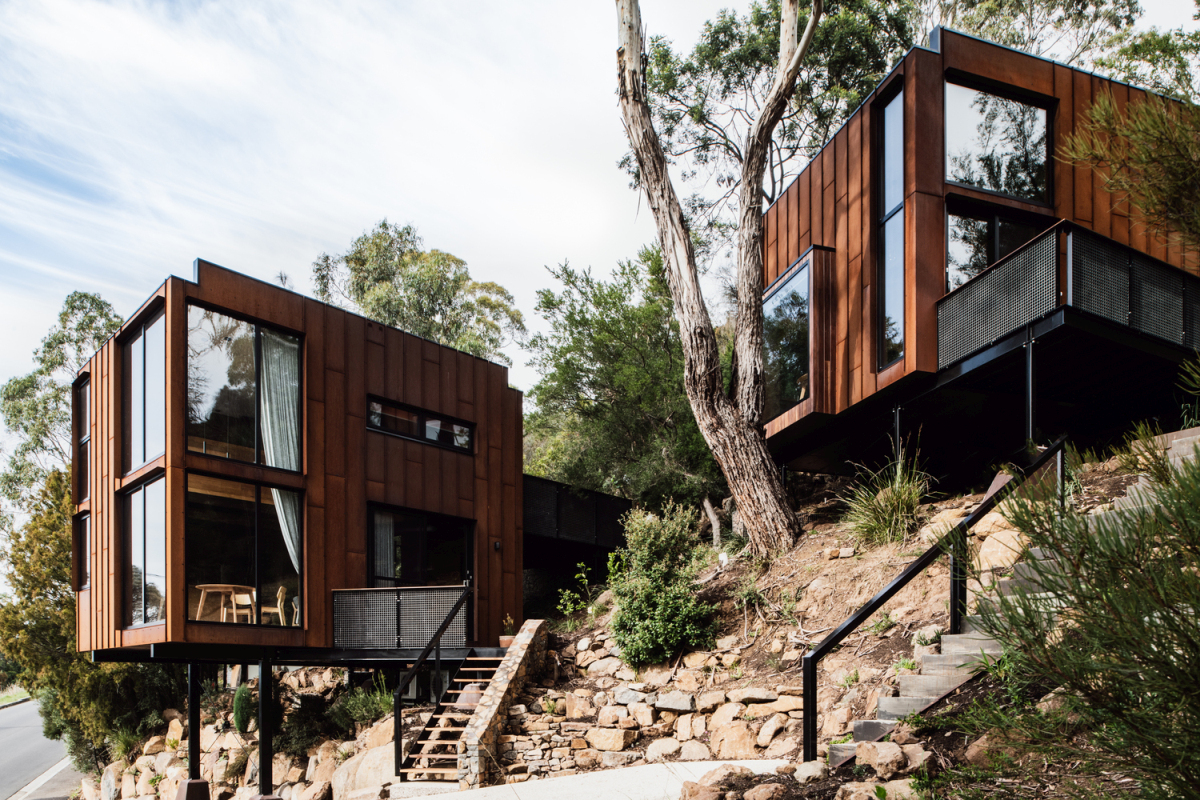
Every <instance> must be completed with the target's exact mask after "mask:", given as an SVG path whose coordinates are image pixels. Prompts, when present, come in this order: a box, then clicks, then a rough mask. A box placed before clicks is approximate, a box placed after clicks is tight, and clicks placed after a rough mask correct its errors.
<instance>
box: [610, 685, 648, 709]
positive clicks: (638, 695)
mask: <svg viewBox="0 0 1200 800" xmlns="http://www.w3.org/2000/svg"><path fill="white" fill-rule="evenodd" d="M613 702H614V703H616V704H617V705H621V706H627V705H629V704H630V703H644V702H646V693H645V692H637V691H634V690H633V689H630V688H629V687H627V686H622V687H621V688H620V689H617V691H616V692H614V693H613Z"/></svg>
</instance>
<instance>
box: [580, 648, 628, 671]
mask: <svg viewBox="0 0 1200 800" xmlns="http://www.w3.org/2000/svg"><path fill="white" fill-rule="evenodd" d="M589 652H591V651H589ZM620 668H621V659H619V658H617V657H616V656H608V657H607V658H602V659H600V660H599V661H594V662H592V663H591V664H589V665H588V668H587V672H588V675H615V674H616V673H617V670H619V669H620Z"/></svg>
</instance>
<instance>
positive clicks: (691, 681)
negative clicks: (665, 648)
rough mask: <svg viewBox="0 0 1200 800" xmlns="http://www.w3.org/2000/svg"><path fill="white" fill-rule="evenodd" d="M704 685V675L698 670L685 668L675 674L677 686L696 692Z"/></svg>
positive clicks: (683, 689) (686, 690)
mask: <svg viewBox="0 0 1200 800" xmlns="http://www.w3.org/2000/svg"><path fill="white" fill-rule="evenodd" d="M703 686H704V676H703V675H701V673H700V672H699V671H698V670H694V669H685V670H682V671H681V672H680V673H679V674H678V675H676V676H675V688H677V689H679V690H680V691H682V692H688V693H689V694H694V693H696V692H698V691H700V689H701V688H702V687H703Z"/></svg>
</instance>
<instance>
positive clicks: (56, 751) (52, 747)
mask: <svg viewBox="0 0 1200 800" xmlns="http://www.w3.org/2000/svg"><path fill="white" fill-rule="evenodd" d="M66 754H67V748H66V745H64V744H63V743H62V742H54V741H50V740H49V739H47V738H45V737H44V736H42V717H41V715H40V714H38V706H37V703H36V702H32V703H20V704H19V705H15V706H9V707H8V708H5V709H2V710H0V800H6V798H9V797H12V796H13V795H16V794H18V793H19V792H21V790H22V789H24V788H25V787H26V786H28V785H29V784H30V783H31V782H33V781H35V780H37V779H38V778H39V777H41V776H42V775H44V774H45V773H46V771H47V770H50V769H51V768H53V767H56V766H57V765H58V764H59V762H61V761H62V759H63V758H64V757H65V756H66ZM80 777H81V776H80V775H79V773H77V772H75V771H74V770H73V769H71V768H70V766H69V765H68V766H66V767H64V768H63V769H61V770H60V771H59V772H58V773H56V774H55V775H54V776H53V779H52V780H48V781H47V782H46V783H44V784H42V785H41V786H39V787H38V789H37V790H36V791H34V792H31V793H30V794H29V795H28V796H27V797H25V798H22V800H43V798H51V797H66V796H67V795H69V794H70V793H71V791H73V790H74V789H78V788H79V779H80ZM47 792H49V794H47Z"/></svg>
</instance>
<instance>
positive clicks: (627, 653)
mask: <svg viewBox="0 0 1200 800" xmlns="http://www.w3.org/2000/svg"><path fill="white" fill-rule="evenodd" d="M622 522H623V524H624V526H625V542H626V546H625V548H624V550H623V551H622V554H621V557H620V558H619V559H612V560H610V562H609V563H610V565H612V564H619V565H620V571H619V572H617V573H615V574H614V573H610V574H609V586H610V588H611V589H612V593H613V597H614V598H615V599H616V606H617V610H616V613H615V614H614V615H613V621H612V629H613V635H614V636H615V637H616V640H617V644H618V645H619V646H620V648H621V655H622V657H623V658H624V659H625V661H626V662H628V663H629V664H632V665H634V666H638V665H641V664H653V663H657V662H659V661H663V660H665V659H667V658H668V657H670V656H671V655H674V654H675V653H676V652H678V651H679V650H680V649H681V648H697V647H705V646H707V645H708V644H709V643H710V642H711V641H712V638H713V634H714V632H715V622H714V621H713V618H712V617H713V610H714V608H713V606H711V605H708V604H705V603H701V602H700V601H699V599H697V597H696V593H695V587H694V586H693V585H692V581H693V579H694V578H695V576H696V569H697V567H696V560H695V558H694V557H693V555H694V551H693V548H694V547H695V533H694V530H695V527H696V515H695V514H694V513H693V512H690V511H688V510H686V509H684V508H683V506H680V505H677V504H675V503H673V502H672V503H668V504H667V506H666V507H665V508H664V509H663V512H662V515H661V516H657V515H654V514H651V513H649V512H647V511H645V510H642V509H634V510H633V511H630V512H629V513H628V514H626V515H625V517H624V519H623V520H622Z"/></svg>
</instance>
